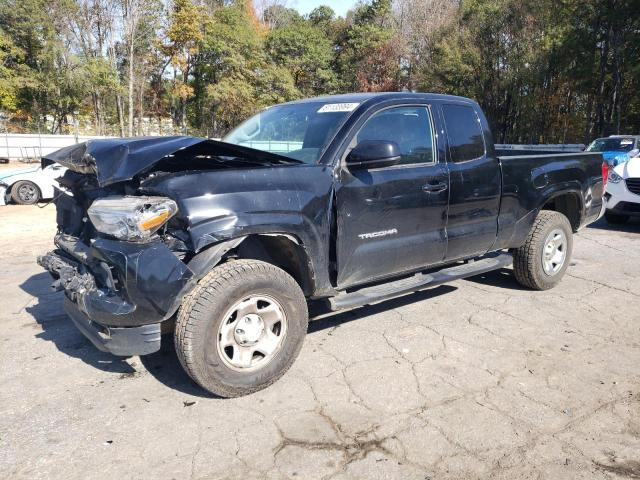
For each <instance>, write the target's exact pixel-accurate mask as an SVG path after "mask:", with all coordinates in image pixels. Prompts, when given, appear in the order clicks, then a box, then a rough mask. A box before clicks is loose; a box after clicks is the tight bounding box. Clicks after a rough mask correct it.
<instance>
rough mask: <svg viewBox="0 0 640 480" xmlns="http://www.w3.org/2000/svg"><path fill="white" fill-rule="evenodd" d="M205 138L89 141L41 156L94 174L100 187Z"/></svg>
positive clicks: (136, 172)
mask: <svg viewBox="0 0 640 480" xmlns="http://www.w3.org/2000/svg"><path fill="white" fill-rule="evenodd" d="M204 141H206V139H204V138H198V137H187V136H175V137H136V138H113V139H100V140H89V141H87V142H84V143H79V144H77V145H71V146H69V147H64V148H61V149H60V150H56V151H55V152H52V153H49V154H47V155H45V156H43V157H42V159H43V161H45V162H48V163H50V162H57V163H59V164H60V165H62V166H64V167H67V168H68V169H69V170H72V171H74V172H78V173H93V174H95V175H96V176H97V177H98V184H99V185H100V186H105V185H109V184H111V183H116V182H122V181H126V180H131V179H132V178H133V177H134V176H136V175H137V174H139V173H141V172H143V171H144V170H146V169H147V168H150V167H151V166H153V165H154V164H155V163H156V162H158V161H160V160H161V159H162V158H164V157H166V156H167V155H171V154H172V153H175V152H177V151H178V150H181V149H183V148H187V147H190V146H192V145H195V144H197V143H201V142H204Z"/></svg>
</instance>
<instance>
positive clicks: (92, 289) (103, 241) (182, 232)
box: [38, 137, 331, 355]
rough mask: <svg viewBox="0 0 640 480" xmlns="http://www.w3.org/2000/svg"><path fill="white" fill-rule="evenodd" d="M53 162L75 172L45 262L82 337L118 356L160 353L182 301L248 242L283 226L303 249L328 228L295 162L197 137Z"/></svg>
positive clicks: (64, 190) (124, 145) (58, 199)
mask: <svg viewBox="0 0 640 480" xmlns="http://www.w3.org/2000/svg"><path fill="white" fill-rule="evenodd" d="M43 162H44V163H47V162H49V163H50V162H57V163H60V164H62V165H64V166H66V167H67V170H66V171H65V173H64V175H63V176H62V177H61V178H59V179H58V180H57V181H58V184H59V185H60V188H59V189H58V191H56V194H55V197H54V200H53V201H54V203H55V205H56V215H57V224H58V233H57V235H56V237H55V245H56V249H55V250H54V251H52V252H49V253H48V254H46V255H43V256H42V257H39V259H38V263H39V264H40V265H41V266H43V267H44V268H45V269H46V270H48V271H49V272H50V273H51V275H52V276H53V278H54V283H53V288H54V289H56V290H62V291H64V293H65V296H66V299H65V310H66V312H67V313H68V314H69V316H70V317H71V318H72V319H73V321H74V322H75V324H76V325H77V326H78V328H79V329H80V330H81V331H82V332H83V333H84V334H85V335H86V336H87V337H89V338H90V339H91V341H92V342H93V343H94V344H95V345H96V346H97V347H98V348H100V349H102V350H105V351H109V352H111V353H114V354H117V355H144V354H148V353H152V352H154V351H157V350H158V349H159V347H160V331H161V328H162V325H167V326H168V325H169V321H170V320H171V318H172V316H173V315H174V314H175V312H176V311H177V309H178V307H179V306H180V304H181V302H182V299H183V298H184V296H185V295H186V294H187V293H188V292H189V291H190V290H191V289H192V288H193V286H194V285H195V284H196V283H197V281H198V280H199V279H200V278H202V276H204V275H205V274H206V272H208V271H210V269H211V268H213V267H214V266H215V265H217V264H218V263H219V262H220V261H222V260H223V259H224V258H225V257H228V256H233V255H235V254H236V253H237V249H239V248H240V247H239V245H240V244H241V243H242V242H243V241H244V240H245V239H246V238H247V237H248V236H249V235H252V234H257V235H260V234H270V233H271V232H273V231H274V230H275V231H282V230H283V227H284V230H285V231H290V232H292V233H293V234H294V235H296V237H298V238H301V239H303V242H304V239H305V235H310V234H314V235H315V233H314V232H316V230H322V229H321V228H317V227H316V226H315V225H312V224H310V221H309V220H308V218H312V217H311V216H310V215H308V216H303V215H304V214H303V213H302V212H303V210H304V208H305V206H308V208H309V210H310V211H313V212H315V211H316V210H317V205H318V203H319V202H321V201H323V200H324V198H325V197H323V196H321V195H322V192H325V191H328V190H329V189H328V186H327V184H325V183H321V182H318V180H317V179H314V178H311V177H309V174H308V172H305V171H304V169H301V170H300V171H298V172H297V173H296V172H295V170H298V169H294V170H290V169H288V168H285V167H286V166H288V165H292V164H296V163H299V162H297V161H295V160H292V159H287V158H284V157H281V156H279V155H275V154H271V153H268V152H261V151H257V150H253V149H250V148H245V147H241V146H237V145H232V144H225V143H223V142H215V141H211V140H206V139H198V138H193V137H168V138H142V139H115V140H100V141H92V142H87V143H86V144H80V145H74V146H72V147H68V148H66V149H62V150H59V151H58V152H55V153H53V154H50V155H48V156H47V157H45V158H44V159H43ZM276 166H277V167H282V168H274V167H276ZM319 168H320V167H319ZM247 169H253V171H252V174H251V175H248V174H247ZM292 175H295V178H293V177H292ZM322 179H323V182H330V181H331V177H330V175H323V176H322ZM291 184H293V185H296V188H295V189H291V188H290V185H291ZM307 184H308V185H309V187H304V188H305V189H304V190H303V191H301V190H299V189H298V187H299V186H303V185H307ZM316 190H319V191H321V192H320V193H316ZM303 202H304V203H303ZM265 207H267V208H268V209H265ZM287 207H288V208H289V209H290V210H291V211H290V212H285V211H284V210H283V209H284V208H287ZM313 218H315V217H313ZM322 218H324V217H322ZM274 223H275V224H276V225H277V227H274V226H273V224H274ZM285 225H290V227H289V226H285ZM309 243H314V242H309ZM315 243H318V244H319V242H315ZM283 255H284V254H283ZM310 271H313V269H310ZM309 284H310V283H309Z"/></svg>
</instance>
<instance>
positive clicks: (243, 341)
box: [233, 313, 264, 346]
mask: <svg viewBox="0 0 640 480" xmlns="http://www.w3.org/2000/svg"><path fill="white" fill-rule="evenodd" d="M263 333H264V322H263V321H262V318H260V316H259V315H256V314H253V313H250V314H249V315H247V316H245V317H242V318H241V319H240V320H238V322H237V323H236V329H235V331H234V332H233V336H234V337H235V340H236V342H237V343H239V344H240V345H246V346H250V345H255V344H256V343H258V340H260V337H261V336H262V334H263Z"/></svg>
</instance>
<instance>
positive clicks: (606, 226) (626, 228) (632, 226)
mask: <svg viewBox="0 0 640 480" xmlns="http://www.w3.org/2000/svg"><path fill="white" fill-rule="evenodd" d="M587 228H593V229H595V230H610V231H613V232H629V233H640V219H637V218H631V219H629V221H628V222H627V223H623V224H620V225H613V224H611V223H609V222H607V220H606V219H605V218H604V217H603V218H601V219H600V220H598V221H597V222H595V223H592V224H591V225H589V226H588V227H587Z"/></svg>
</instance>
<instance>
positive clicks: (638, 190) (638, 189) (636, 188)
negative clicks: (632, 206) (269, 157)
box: [625, 177, 640, 195]
mask: <svg viewBox="0 0 640 480" xmlns="http://www.w3.org/2000/svg"><path fill="white" fill-rule="evenodd" d="M625 181H626V182H627V188H628V189H629V191H630V192H631V193H635V194H636V195H640V177H637V178H627V179H626V180H625Z"/></svg>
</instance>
